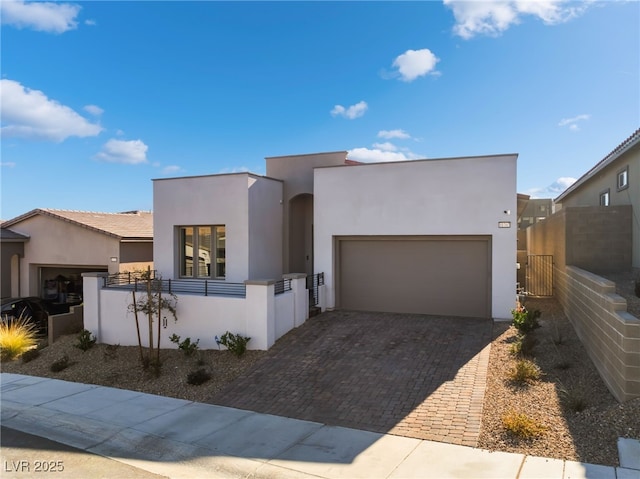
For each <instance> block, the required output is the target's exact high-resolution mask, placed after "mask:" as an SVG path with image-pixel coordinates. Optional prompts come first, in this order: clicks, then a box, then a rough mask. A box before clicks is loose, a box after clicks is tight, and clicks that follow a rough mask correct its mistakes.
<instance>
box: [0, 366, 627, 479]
mask: <svg viewBox="0 0 640 479" xmlns="http://www.w3.org/2000/svg"><path fill="white" fill-rule="evenodd" d="M0 383H1V388H2V389H1V393H2V398H1V399H2V411H1V412H2V416H1V420H2V425H3V426H6V427H9V428H12V429H16V430H18V431H23V432H26V433H29V434H34V435H36V436H40V437H44V438H47V439H50V440H53V441H57V442H59V443H62V444H66V445H69V446H72V447H75V448H78V449H80V450H83V451H87V452H90V453H93V454H98V455H101V456H105V457H107V458H110V459H114V460H117V461H119V462H121V463H124V464H128V465H131V466H134V467H136V468H138V469H142V470H145V471H148V472H151V473H154V474H158V475H161V476H166V477H171V478H182V477H184V478H190V479H191V478H200V477H202V478H205V477H206V478H211V477H214V478H283V479H288V478H306V477H309V478H311V477H314V478H368V479H369V478H372V479H375V478H456V479H465V478H474V479H475V478H505V479H512V478H513V479H525V478H536V479H543V478H554V479H555V478H558V479H561V478H566V479H569V478H572V479H577V478H598V479H640V470H636V469H631V468H622V467H618V468H614V467H608V466H600V465H593V464H582V463H577V462H571V461H562V460H557V459H546V458H540V457H532V456H525V455H523V454H512V453H504V452H488V451H485V450H481V449H474V448H470V447H466V446H458V445H452V444H445V443H439V442H432V441H425V440H420V439H413V438H407V437H400V436H393V435H388V434H379V433H373V432H368V431H361V430H357V429H348V428H343V427H333V426H325V425H323V424H320V423H316V422H310V421H301V420H296V419H289V418H285V417H279V416H272V415H267V414H258V413H254V412H251V411H244V410H240V409H232V408H227V407H222V406H215V405H209V404H201V403H194V402H190V401H185V400H181V399H173V398H167V397H162V396H154V395H150V394H144V393H139V392H135V391H126V390H122V389H115V388H107V387H101V386H95V385H89V384H79V383H72V382H66V381H60V380H55V379H47V378H40V377H33V376H22V375H16V374H7V373H2V374H1V375H0ZM632 447H633V445H632ZM7 477H10V476H9V475H8V476H7ZM57 477H63V476H59V475H57Z"/></svg>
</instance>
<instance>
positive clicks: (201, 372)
mask: <svg viewBox="0 0 640 479" xmlns="http://www.w3.org/2000/svg"><path fill="white" fill-rule="evenodd" d="M209 379H211V374H210V373H209V372H208V371H207V370H206V369H204V368H200V369H196V370H195V371H191V372H190V373H189V374H187V383H189V384H191V385H192V386H199V385H200V384H203V383H206V382H207V381H208V380H209Z"/></svg>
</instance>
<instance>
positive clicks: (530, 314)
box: [511, 306, 542, 334]
mask: <svg viewBox="0 0 640 479" xmlns="http://www.w3.org/2000/svg"><path fill="white" fill-rule="evenodd" d="M541 314H542V313H541V312H540V311H539V310H537V309H536V310H534V311H528V310H527V309H526V308H525V307H524V306H519V307H518V308H516V309H512V310H511V315H512V316H513V322H512V324H513V326H514V327H515V328H516V329H517V330H518V332H519V333H520V334H527V333H530V332H531V331H533V330H534V329H537V328H539V327H540V323H539V322H538V318H539V317H540V316H541Z"/></svg>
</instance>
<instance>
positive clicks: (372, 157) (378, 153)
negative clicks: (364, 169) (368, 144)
mask: <svg viewBox="0 0 640 479" xmlns="http://www.w3.org/2000/svg"><path fill="white" fill-rule="evenodd" d="M386 145H389V143H387V144H386ZM373 146H374V148H373V149H369V148H354V149H352V150H349V152H348V155H347V157H348V158H349V159H350V160H354V161H361V162H363V163H379V162H386V161H408V160H416V159H418V158H420V156H419V155H416V154H415V153H412V152H411V151H409V150H403V151H397V149H396V151H394V150H391V149H383V148H376V145H373Z"/></svg>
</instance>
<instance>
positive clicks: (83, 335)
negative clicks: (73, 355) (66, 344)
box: [74, 329, 96, 351]
mask: <svg viewBox="0 0 640 479" xmlns="http://www.w3.org/2000/svg"><path fill="white" fill-rule="evenodd" d="M94 344H96V337H95V336H94V335H93V333H92V332H91V331H89V330H87V329H83V330H82V331H80V334H78V342H77V343H76V344H74V346H75V347H76V348H78V349H81V350H83V351H88V350H89V349H91V348H92V347H93V345H94Z"/></svg>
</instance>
